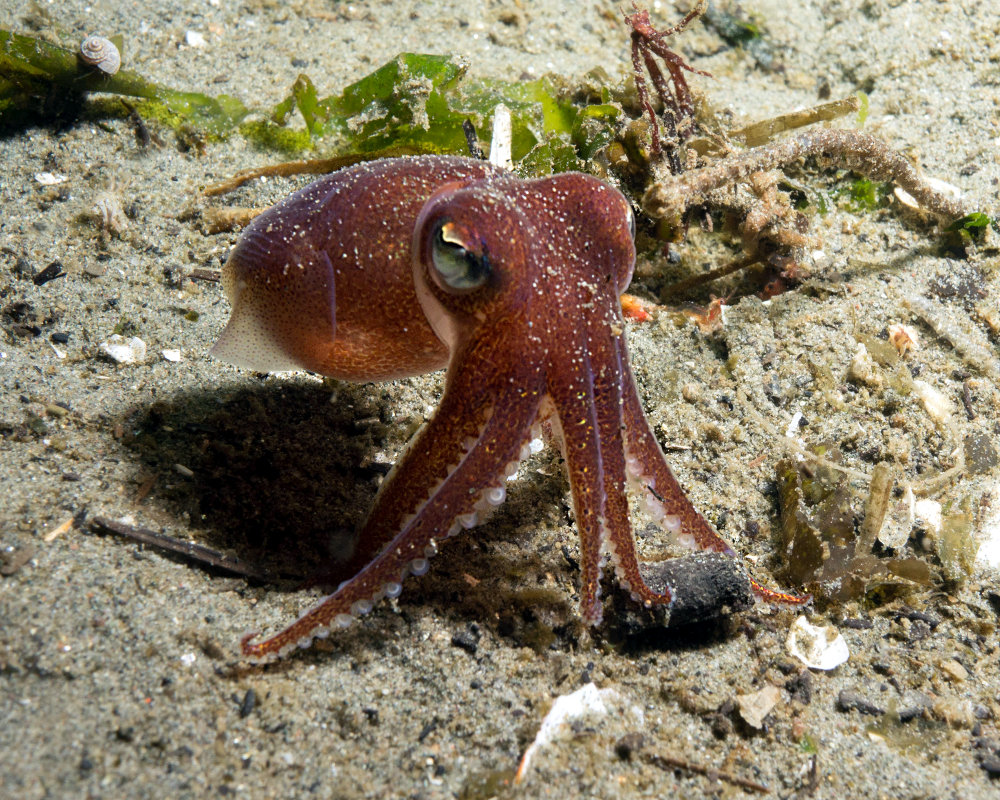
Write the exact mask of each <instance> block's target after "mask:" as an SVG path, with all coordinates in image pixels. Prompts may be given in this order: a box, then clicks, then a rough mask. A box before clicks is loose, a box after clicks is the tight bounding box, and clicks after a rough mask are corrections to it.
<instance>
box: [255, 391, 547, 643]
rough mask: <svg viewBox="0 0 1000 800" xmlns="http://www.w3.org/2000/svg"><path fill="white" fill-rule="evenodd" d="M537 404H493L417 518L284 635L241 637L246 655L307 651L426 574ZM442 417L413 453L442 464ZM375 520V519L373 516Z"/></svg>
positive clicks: (503, 400)
mask: <svg viewBox="0 0 1000 800" xmlns="http://www.w3.org/2000/svg"><path fill="white" fill-rule="evenodd" d="M539 402H540V394H539V393H538V392H535V393H529V394H528V395H527V396H526V397H520V396H516V395H515V396H506V397H503V396H502V397H497V398H496V400H495V402H494V403H493V404H492V405H493V406H494V407H502V408H504V412H505V413H504V414H502V415H500V414H492V415H490V416H489V418H488V419H487V420H486V422H485V424H484V426H483V428H482V430H481V432H480V433H479V435H478V437H477V440H476V442H475V444H474V445H473V446H472V447H471V448H470V450H469V452H468V453H467V454H466V455H465V456H464V458H463V459H462V460H461V461H460V462H459V464H458V465H457V466H456V467H455V468H454V469H452V470H451V472H450V473H449V474H448V475H447V477H445V479H444V481H443V483H441V484H440V486H439V487H438V488H437V489H436V491H434V493H433V495H431V496H430V497H429V498H428V499H427V501H426V502H425V503H423V505H422V506H421V507H420V508H419V509H418V510H417V511H416V513H415V515H414V516H412V517H411V518H410V519H409V520H408V521H406V522H405V524H402V525H401V528H400V529H399V530H398V532H397V533H396V535H395V536H394V537H393V538H392V539H391V541H389V542H388V543H387V544H386V545H385V546H384V547H383V548H382V550H381V552H380V553H379V554H378V556H376V557H375V558H374V559H372V560H371V561H370V563H368V565H367V566H366V567H365V568H364V569H362V570H361V571H360V572H358V574H357V575H355V576H354V577H353V578H351V579H350V580H349V581H345V582H344V583H342V584H341V585H340V587H338V589H337V590H336V591H335V592H333V594H330V595H328V596H327V597H325V598H323V599H322V600H321V601H320V602H319V603H318V604H317V605H316V606H314V607H313V608H312V609H310V610H309V611H307V612H306V613H305V614H303V615H302V616H301V617H299V619H298V620H296V621H295V622H294V623H292V624H291V625H290V626H288V627H287V628H285V629H284V630H283V631H281V632H279V633H277V634H275V635H274V636H272V637H270V638H269V639H266V640H264V641H262V642H257V643H251V639H253V638H254V637H255V636H256V635H257V634H248V635H247V636H244V637H243V639H242V641H241V647H242V651H243V655H244V656H246V657H248V658H250V659H253V660H268V659H270V658H272V657H277V656H281V655H284V654H286V653H288V652H290V651H291V650H292V649H293V648H295V647H308V646H309V644H310V643H311V642H312V640H313V638H314V637H323V636H326V635H328V633H329V631H330V628H331V627H333V628H340V627H347V626H348V625H350V624H351V622H352V621H353V619H354V617H355V616H358V615H360V614H365V613H367V612H368V611H370V610H371V609H372V607H373V605H374V603H375V602H377V601H378V600H381V599H382V598H383V597H385V596H389V597H395V596H397V595H398V594H399V592H400V588H401V586H400V584H401V581H402V579H403V578H404V577H405V575H406V574H407V573H408V572H412V573H415V574H422V573H423V572H424V571H426V568H427V558H429V557H430V556H431V555H433V554H434V553H435V552H436V541H437V540H438V539H443V538H445V537H446V536H447V535H448V534H449V529H450V527H451V526H452V523H453V522H454V521H455V520H456V519H460V518H462V517H463V516H465V515H469V514H471V513H473V512H474V509H475V505H476V503H477V502H478V501H479V493H478V492H476V491H471V492H470V489H469V487H471V486H479V485H483V484H482V480H483V476H491V479H494V480H500V479H502V477H503V474H504V470H505V469H506V467H507V465H508V464H509V463H510V462H511V461H514V460H516V459H517V458H518V455H519V453H520V450H521V447H522V445H523V444H524V441H525V437H526V435H527V432H528V431H529V430H530V428H531V423H532V422H533V421H534V418H535V415H536V414H537V410H538V404H539ZM444 405H445V404H444V403H442V406H444ZM447 419H448V417H442V416H441V414H440V413H439V414H437V415H435V417H434V419H433V420H431V423H430V424H429V425H428V427H427V429H426V430H425V432H424V434H423V435H421V436H420V437H419V441H418V442H417V443H416V444H415V446H414V447H413V448H412V451H411V452H413V451H416V452H419V453H420V454H421V455H422V456H424V457H427V456H429V457H430V459H431V461H432V462H434V463H438V462H439V461H440V460H441V459H447V458H448V457H449V455H450V454H451V452H452V451H449V446H450V443H443V442H442V441H441V440H439V439H436V438H435V434H436V433H437V432H439V431H441V430H442V429H443V428H446V427H447V425H448V423H446V422H439V420H447ZM447 438H450V437H446V439H447ZM408 455H409V454H408ZM413 457H417V456H416V455H414V456H413ZM399 474H400V475H407V476H411V477H412V475H413V474H414V473H413V471H412V470H403V469H401V470H400V471H399ZM408 488H409V487H408ZM393 494H395V492H393ZM390 499H391V498H390ZM390 499H387V500H386V501H385V503H386V504H388V503H389V502H390ZM396 510H397V511H398V509H396ZM397 516H398V514H397ZM372 519H377V518H376V517H374V516H373V517H372Z"/></svg>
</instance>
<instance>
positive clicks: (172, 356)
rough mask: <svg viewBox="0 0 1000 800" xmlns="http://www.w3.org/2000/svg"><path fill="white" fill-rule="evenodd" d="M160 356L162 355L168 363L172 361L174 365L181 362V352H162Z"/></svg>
mask: <svg viewBox="0 0 1000 800" xmlns="http://www.w3.org/2000/svg"><path fill="white" fill-rule="evenodd" d="M160 355H162V356H163V357H164V358H165V359H166V360H167V361H171V362H173V363H174V364H176V363H177V362H178V361H180V360H181V351H180V350H162V351H160Z"/></svg>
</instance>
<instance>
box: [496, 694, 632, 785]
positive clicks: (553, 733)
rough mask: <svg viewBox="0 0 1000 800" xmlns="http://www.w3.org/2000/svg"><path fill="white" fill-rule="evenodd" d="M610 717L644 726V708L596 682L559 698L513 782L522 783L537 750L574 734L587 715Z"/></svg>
mask: <svg viewBox="0 0 1000 800" xmlns="http://www.w3.org/2000/svg"><path fill="white" fill-rule="evenodd" d="M608 715H611V719H612V720H613V721H615V722H618V723H625V722H627V723H628V724H630V725H632V726H636V725H640V726H641V725H642V724H643V722H644V715H643V713H642V709H641V708H639V706H636V705H630V704H629V703H627V702H626V701H625V699H624V698H623V697H622V696H621V695H620V694H619V693H618V692H616V691H615V690H614V689H598V688H597V686H595V685H594V684H593V683H588V684H586V685H585V686H582V687H580V688H579V689H577V690H576V691H575V692H572V693H571V694H564V695H561V696H559V697H557V698H556V699H555V702H553V703H552V708H551V709H549V713H548V714H546V715H545V718H544V719H543V720H542V724H541V726H540V727H539V729H538V734H537V735H536V736H535V741H533V742H532V743H531V746H530V747H528V749H527V750H525V751H524V756H523V757H522V758H521V763H520V765H518V768H517V774H516V775H515V776H514V781H515V782H520V781H522V780H523V779H524V776H525V774H526V773H527V771H528V766H529V765H530V764H531V759H532V758H533V757H534V756H535V754H536V753H537V752H538V750H540V749H541V748H543V747H545V746H546V745H549V744H551V743H552V742H554V741H556V740H557V739H559V738H561V737H562V736H564V735H565V734H567V733H571V732H572V731H571V727H570V726H571V724H572V723H573V722H574V721H575V720H578V719H580V718H581V717H584V716H586V717H589V718H590V719H596V718H600V717H606V716H608Z"/></svg>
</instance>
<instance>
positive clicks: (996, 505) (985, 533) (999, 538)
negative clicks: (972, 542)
mask: <svg viewBox="0 0 1000 800" xmlns="http://www.w3.org/2000/svg"><path fill="white" fill-rule="evenodd" d="M987 498H988V499H989V500H990V501H991V502H990V503H989V505H984V506H983V507H984V508H988V509H990V511H988V512H987V514H986V519H985V520H984V521H983V525H982V529H981V530H980V534H979V550H978V551H977V552H976V563H977V564H979V565H980V566H984V567H992V568H993V569H997V568H1000V483H998V484H996V485H995V486H994V487H993V491H992V492H989V493H988V494H987V495H986V496H985V498H984V499H987Z"/></svg>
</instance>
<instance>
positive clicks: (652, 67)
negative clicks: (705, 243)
mask: <svg viewBox="0 0 1000 800" xmlns="http://www.w3.org/2000/svg"><path fill="white" fill-rule="evenodd" d="M706 6H707V0H700V2H699V3H698V4H697V5H696V6H695V7H694V8H693V9H691V11H689V12H688V13H687V15H686V16H685V17H684V19H682V20H681V21H680V22H678V23H677V24H676V25H674V26H673V27H670V28H667V29H666V30H663V31H657V30H656V29H655V28H654V27H653V25H652V23H651V22H650V20H649V11H647V10H646V9H640V8H639V7H638V6H637V5H636V4H635V3H633V4H632V13H631V14H626V15H625V23H626V24H627V25H628V26H629V27H630V28H631V29H632V69H633V71H634V73H635V89H636V93H637V94H638V95H639V104H640V105H641V106H642V107H643V109H644V110H645V112H646V114H647V115H648V116H649V122H650V127H651V135H652V152H653V155H659V154H660V153H663V154H664V157H665V159H666V161H667V163H668V164H669V165H670V168H671V172H673V173H674V174H677V173H678V172H680V171H681V169H682V167H681V161H680V156H679V148H680V145H681V143H682V142H684V141H685V140H687V139H689V138H690V137H691V135H692V134H693V133H694V99H693V98H692V97H691V90H690V89H689V88H688V85H687V80H686V79H685V78H684V72H685V71H687V72H693V73H695V74H697V75H704V76H706V77H711V76H710V75H709V74H708V73H707V72H702V71H701V70H698V69H695V68H694V67H692V66H691V65H690V64H688V63H687V62H685V61H684V59H683V58H681V57H680V56H679V55H677V53H675V52H674V51H673V50H671V49H670V46H669V45H668V44H667V41H666V39H667V37H668V36H673V35H674V34H675V33H680V32H681V31H682V30H684V29H685V28H686V27H687V26H688V24H689V23H690V22H691V21H692V20H693V19H695V18H696V17H699V16H701V15H702V14H703V13H704V12H705V7H706ZM656 56H659V57H660V58H661V59H662V60H663V63H664V66H665V67H666V68H667V72H668V73H669V74H670V81H669V83H668V81H667V79H666V78H665V77H664V75H663V71H662V70H661V69H660V65H659V64H658V63H657V62H656ZM643 67H645V69H646V72H648V73H649V79H650V81H651V82H652V84H653V88H654V89H655V90H656V94H657V96H658V97H659V98H660V102H661V103H662V104H663V117H662V121H663V124H664V125H665V127H666V128H667V139H666V142H665V143H663V142H661V140H660V135H661V134H660V125H659V119H658V118H657V116H656V112H655V111H654V110H653V104H652V101H651V100H650V97H649V89H648V88H647V86H646V78H645V75H644V74H643ZM670 84H673V88H672V89H671V87H670ZM663 144H666V147H664V146H663Z"/></svg>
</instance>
